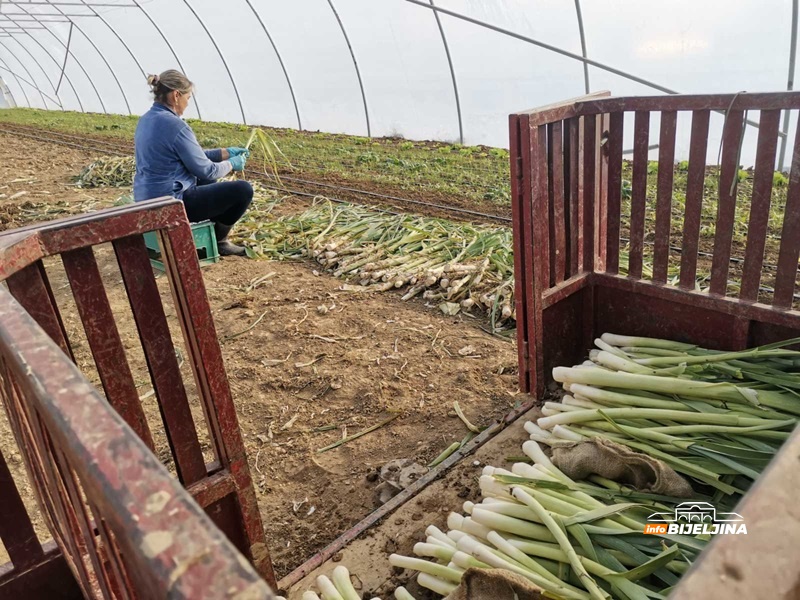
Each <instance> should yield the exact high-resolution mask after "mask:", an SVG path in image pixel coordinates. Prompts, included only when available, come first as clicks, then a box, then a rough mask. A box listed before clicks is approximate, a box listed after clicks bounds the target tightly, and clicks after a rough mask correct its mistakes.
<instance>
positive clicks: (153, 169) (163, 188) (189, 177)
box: [133, 102, 232, 202]
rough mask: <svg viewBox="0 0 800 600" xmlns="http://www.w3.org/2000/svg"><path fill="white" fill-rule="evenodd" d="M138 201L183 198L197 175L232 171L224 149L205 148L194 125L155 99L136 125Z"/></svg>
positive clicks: (217, 175) (207, 178)
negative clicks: (165, 197) (223, 158)
mask: <svg viewBox="0 0 800 600" xmlns="http://www.w3.org/2000/svg"><path fill="white" fill-rule="evenodd" d="M133 140H134V144H135V148H136V175H135V176H134V178H133V199H134V200H135V201H136V202H141V201H142V200H150V199H152V198H159V197H161V196H174V197H175V198H183V193H184V192H185V191H186V190H188V189H190V188H193V187H194V186H196V185H197V181H198V179H199V180H201V181H203V180H204V181H210V180H214V179H219V178H220V177H224V176H225V175H227V174H228V173H230V172H231V170H232V166H231V163H230V161H227V160H225V161H223V160H222V150H219V149H218V150H203V149H202V148H201V147H200V144H199V143H198V141H197V138H196V137H195V135H194V132H193V131H192V128H191V127H189V125H188V124H187V123H186V122H185V121H184V120H183V119H181V118H180V117H179V116H178V115H177V114H175V113H174V112H173V111H172V110H171V109H170V108H169V107H167V106H164V105H163V104H160V103H158V102H156V103H155V104H153V106H152V108H151V109H150V110H149V111H147V112H146V113H145V114H144V115H142V118H141V119H139V124H138V125H137V126H136V134H135V135H134V138H133Z"/></svg>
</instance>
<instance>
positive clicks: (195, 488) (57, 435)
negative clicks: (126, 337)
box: [0, 199, 275, 598]
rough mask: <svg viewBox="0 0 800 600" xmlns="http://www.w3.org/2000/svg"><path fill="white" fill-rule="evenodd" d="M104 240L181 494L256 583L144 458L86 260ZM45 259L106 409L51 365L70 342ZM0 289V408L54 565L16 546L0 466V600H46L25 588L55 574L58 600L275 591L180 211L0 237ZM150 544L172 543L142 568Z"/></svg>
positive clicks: (71, 374)
mask: <svg viewBox="0 0 800 600" xmlns="http://www.w3.org/2000/svg"><path fill="white" fill-rule="evenodd" d="M146 231H157V232H158V233H159V235H160V236H161V239H162V242H163V245H164V247H165V253H164V254H165V263H166V265H167V267H168V276H169V279H170V286H171V288H172V291H173V295H174V298H175V301H176V308H177V313H178V316H179V320H180V323H181V327H182V330H183V335H184V338H185V341H186V346H187V348H188V349H189V354H190V356H189V357H188V359H189V361H190V364H191V366H192V369H193V372H194V375H195V381H196V383H197V389H198V391H199V395H200V400H201V404H202V406H203V409H204V411H205V414H206V419H207V421H208V429H209V432H210V434H211V441H212V445H213V447H214V449H215V454H216V457H217V460H216V461H214V462H213V464H212V465H209V466H207V465H206V464H205V462H204V460H203V456H202V452H201V450H200V446H199V441H198V431H197V428H196V426H195V424H194V422H193V420H192V418H191V411H190V410H189V403H188V398H187V396H186V390H185V388H184V386H183V383H182V381H181V376H180V370H179V368H178V365H177V360H176V358H175V354H174V350H173V342H172V339H171V336H170V333H169V328H168V326H167V321H166V317H165V312H164V309H163V306H162V303H161V297H160V294H159V292H158V288H157V286H156V282H155V279H154V276H153V272H152V269H151V268H150V265H149V261H148V257H147V251H146V248H145V246H144V242H143V240H142V233H144V232H146ZM107 242H112V243H113V245H114V249H115V252H116V258H117V262H118V265H119V267H120V272H121V273H122V276H123V281H124V284H125V289H126V292H127V294H128V297H129V300H130V302H131V308H132V311H133V314H134V318H135V320H136V324H137V329H138V331H139V335H140V339H141V342H142V347H143V349H144V351H145V356H146V358H147V366H148V369H149V371H150V375H151V379H152V381H153V385H154V389H155V390H156V396H157V398H158V400H159V403H160V407H161V410H162V416H163V421H164V428H165V432H166V435H167V437H168V439H169V441H170V448H171V450H172V454H173V458H174V459H175V464H176V467H177V471H178V473H179V477H180V479H181V482H182V483H183V484H184V485H186V486H187V487H188V489H189V492H190V493H194V494H196V495H197V500H198V501H199V503H200V504H201V505H202V506H203V507H204V508H206V509H207V510H208V511H209V514H210V515H211V516H212V517H213V520H214V521H216V522H217V523H219V524H220V525H221V526H222V527H223V528H224V530H225V532H226V534H227V536H228V539H229V540H230V541H232V542H233V543H234V544H235V545H236V546H238V547H239V548H240V549H241V551H242V552H243V553H244V554H245V555H246V556H247V557H248V558H249V559H250V560H251V561H253V562H254V564H255V565H256V567H257V571H254V570H252V569H250V568H249V567H248V566H247V565H246V563H244V562H242V561H241V560H239V558H238V556H239V555H238V554H237V552H236V550H235V549H234V548H233V546H231V545H230V543H229V542H228V541H226V540H225V539H224V537H222V534H221V533H220V531H219V530H218V529H216V528H214V527H213V525H212V524H211V521H210V520H209V519H208V518H207V517H206V516H205V515H203V514H202V511H201V509H200V508H199V507H198V505H197V504H196V503H195V502H194V501H192V500H191V496H190V495H189V494H188V493H186V492H185V491H184V490H183V489H182V488H181V487H180V485H179V484H178V483H177V482H176V481H175V480H174V479H172V478H171V477H170V476H169V475H168V473H167V472H166V470H165V469H164V468H163V467H162V466H161V465H160V464H159V463H158V461H157V459H156V458H155V457H154V456H153V455H152V453H151V451H150V449H148V446H149V447H150V448H152V440H151V438H150V435H149V429H148V427H147V423H146V421H145V419H144V414H143V411H142V407H141V404H140V401H139V399H138V395H137V392H136V388H135V386H134V384H133V380H132V377H131V374H130V370H129V368H128V366H127V358H126V355H125V350H124V348H123V346H122V343H121V341H120V338H119V334H118V332H117V329H116V325H115V323H114V316H113V313H112V312H111V308H110V305H109V303H108V299H107V297H106V294H105V290H104V287H103V283H102V279H101V277H100V273H99V270H98V267H97V263H96V262H95V259H94V255H93V252H92V246H95V245H98V244H102V243H107ZM51 255H61V257H62V260H63V263H64V267H65V270H66V272H67V275H68V277H69V280H70V283H71V287H72V289H73V295H74V297H75V302H76V306H77V308H78V313H79V315H80V317H81V320H82V322H83V326H84V329H85V331H86V333H87V339H88V341H89V344H90V347H91V350H92V353H93V355H94V359H95V363H96V366H97V369H98V372H99V374H100V376H101V380H102V382H103V385H104V388H105V392H106V396H107V398H108V403H107V402H106V401H105V400H104V399H103V398H102V397H101V396H99V394H98V393H97V392H96V390H93V389H92V388H91V385H90V384H89V383H88V381H87V380H85V379H84V378H83V377H82V376H81V374H80V373H79V372H78V370H77V367H76V366H75V365H74V364H73V363H72V361H71V360H70V358H71V357H70V356H68V355H65V354H64V352H67V353H69V352H70V346H69V340H68V338H67V335H66V332H65V330H64V327H63V324H62V323H61V317H60V314H59V311H58V307H57V306H56V304H55V301H54V299H53V295H52V292H51V290H50V288H49V284H48V281H47V276H46V273H45V271H44V268H43V267H42V262H41V261H42V259H43V258H46V257H47V256H51ZM0 280H7V281H8V283H9V291H10V292H11V294H9V292H6V291H3V290H2V289H0V384H2V388H1V389H0V396H2V399H3V401H4V404H5V407H6V411H7V413H8V415H9V421H10V423H11V425H12V430H13V431H14V434H15V437H16V439H17V444H18V447H19V450H20V454H21V455H22V456H23V458H24V459H25V463H26V467H27V468H28V473H29V481H30V483H31V485H32V487H33V488H34V490H35V491H36V493H37V496H38V500H39V504H40V507H41V508H42V514H43V516H44V517H45V520H46V521H47V523H48V527H49V528H50V530H51V532H52V533H53V535H54V537H55V539H56V542H57V544H58V546H59V548H60V551H61V553H60V554H58V553H55V554H52V552H53V551H52V550H51V554H52V556H47V557H46V558H47V560H44V558H45V556H44V554H43V552H44V551H43V549H42V547H41V546H40V545H39V543H38V541H37V540H35V537H34V538H33V539H31V535H30V533H31V531H32V529H31V527H30V521H29V519H28V517H27V515H26V514H25V513H24V507H22V512H21V513H20V510H21V508H20V504H19V502H17V503H15V502H14V501H13V500H14V498H18V494H17V492H16V488H15V486H14V482H13V481H12V480H11V479H10V477H4V476H3V473H4V472H5V471H4V470H3V468H0V497H2V498H4V499H6V498H7V499H9V502H8V503H5V502H4V503H3V507H2V511H0V512H2V514H3V516H4V517H5V516H8V515H11V513H13V514H14V515H17V516H16V517H15V518H13V519H12V518H10V517H9V518H8V519H5V520H4V522H3V524H2V526H0V537H2V540H3V544H4V545H5V546H6V548H9V549H10V550H9V554H10V555H11V556H12V559H13V564H10V565H8V566H5V567H0V598H4V597H6V595H5V594H6V591H7V590H8V592H9V593H10V592H11V590H13V591H14V593H15V594H19V592H20V591H23V592H24V593H23V594H22V595H23V596H24V597H26V598H28V597H30V598H39V597H56V596H54V595H52V594H51V595H49V596H47V595H44V592H42V590H46V589H49V588H48V587H47V586H42V585H41V582H39V581H37V579H36V576H35V575H36V570H37V569H42V571H41V573H45V572H47V573H64V568H63V567H64V565H68V566H69V569H70V570H71V572H72V577H69V578H68V579H69V580H68V581H65V582H64V583H63V585H62V586H61V589H63V590H64V591H65V595H64V597H74V596H75V594H74V592H75V590H76V583H77V586H78V587H79V588H80V589H81V590H82V592H83V594H84V595H86V596H88V597H112V596H114V597H139V598H150V597H153V598H155V597H167V595H168V592H169V594H177V595H178V596H182V597H217V596H219V597H228V596H229V595H234V594H235V593H239V592H243V591H245V590H248V591H249V592H251V593H253V594H254V596H253V597H264V598H268V597H271V595H270V592H269V589H268V587H267V585H266V584H265V583H264V581H262V580H261V579H260V577H259V575H258V574H257V573H259V574H260V575H261V576H263V577H264V578H265V579H266V580H267V582H268V583H271V584H273V585H274V583H275V578H274V573H273V571H272V566H271V561H270V558H269V552H268V551H267V547H266V542H265V539H264V532H263V528H262V525H261V520H260V515H259V513H258V507H257V505H256V501H255V492H254V489H253V485H252V481H251V479H250V474H249V470H248V466H247V460H246V456H245V452H244V444H243V442H242V439H241V434H240V432H239V428H238V421H237V418H236V413H235V410H234V406H233V401H232V397H231V393H230V388H229V385H228V381H227V377H226V375H225V370H224V365H223V363H222V354H221V352H220V348H219V343H218V341H217V337H216V333H215V330H214V325H213V321H212V318H211V311H210V308H209V306H208V301H207V299H206V295H205V288H204V286H203V280H202V276H201V273H200V269H199V264H198V262H197V257H196V253H195V248H194V243H193V240H192V237H191V231H190V228H189V224H188V222H187V220H186V216H185V212H184V209H183V205H182V203H181V202H180V201H176V200H174V199H165V200H155V201H151V202H146V203H140V204H137V205H134V206H128V207H117V208H113V209H108V210H105V211H99V212H97V213H93V214H90V215H81V216H78V217H72V218H69V219H64V220H61V221H54V222H51V223H47V224H44V225H41V226H31V227H26V228H24V229H21V230H17V231H13V232H6V233H3V234H0ZM12 295H13V296H15V297H16V298H17V300H18V301H19V302H20V303H21V304H22V306H20V304H17V301H16V300H15V299H14V298H12ZM23 331H27V334H25V335H24V334H23ZM112 406H113V407H115V408H116V409H117V411H119V412H116V411H115V410H113V409H112ZM125 421H127V422H128V423H127V424H126V423H125ZM131 426H132V427H133V430H132V429H131ZM134 430H135V432H136V434H134ZM142 440H144V441H142ZM4 466H5V465H4V463H3V464H2V465H0V467H4ZM154 494H155V496H154ZM162 497H163V498H164V503H163V506H161V503H160V501H159V502H158V503H157V504H159V506H158V510H157V511H156V510H155V509H152V507H153V502H155V498H162ZM148 499H149V502H150V504H149V505H148ZM87 503H88V504H87ZM148 506H149V507H150V508H148ZM18 513H20V514H18ZM23 517H24V518H23ZM159 532H160V533H159ZM162 534H163V536H168V537H170V539H171V540H173V543H171V544H169V545H168V546H165V547H164V549H163V551H162V550H159V552H157V553H155V554H154V553H153V551H152V550H153V549H152V544H156V546H158V548H160V546H159V543H160V542H159V543H156V541H154V540H155V538H153V537H152V535H156V536H157V537H158V536H162ZM147 536H151V537H147ZM163 536H162V537H161V538H159V539H161V540H162V541H163V540H164V539H166V538H165V537H163ZM148 544H149V545H148ZM181 565H183V566H181ZM176 566H177V567H178V570H177V571H176V570H175V568H176ZM169 586H172V587H171V588H170V590H167V587H169ZM248 597H249V596H248Z"/></svg>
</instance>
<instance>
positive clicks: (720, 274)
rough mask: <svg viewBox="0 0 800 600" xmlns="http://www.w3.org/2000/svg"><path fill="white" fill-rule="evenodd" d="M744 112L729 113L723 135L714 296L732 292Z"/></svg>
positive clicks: (732, 111)
mask: <svg viewBox="0 0 800 600" xmlns="http://www.w3.org/2000/svg"><path fill="white" fill-rule="evenodd" d="M742 119H743V112H742V111H741V110H738V109H734V110H731V111H729V112H728V117H727V119H726V120H725V126H724V128H723V132H722V164H721V165H720V177H719V206H718V207H717V220H716V235H715V236H714V258H713V261H712V266H711V286H710V290H711V293H712V294H719V295H725V293H726V291H727V288H728V268H729V266H730V265H729V263H730V258H731V240H732V239H733V223H734V218H735V213H736V186H737V183H738V175H739V141H740V140H741V137H742Z"/></svg>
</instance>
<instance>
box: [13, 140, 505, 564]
mask: <svg viewBox="0 0 800 600" xmlns="http://www.w3.org/2000/svg"><path fill="white" fill-rule="evenodd" d="M90 158H91V155H90V154H87V153H85V152H83V151H79V150H73V149H68V148H64V147H62V146H56V145H50V144H36V145H35V147H34V146H33V144H32V142H31V140H28V139H24V138H16V137H13V136H5V135H0V194H5V197H0V230H2V229H8V228H11V227H16V226H19V225H22V224H27V223H29V222H33V221H37V220H43V219H49V218H57V217H59V216H65V215H67V214H70V213H73V212H76V211H78V212H80V211H83V210H84V209H86V208H87V207H89V208H102V207H104V206H109V205H111V204H112V203H113V202H114V201H115V200H116V199H117V198H118V197H119V196H120V195H121V194H123V193H125V192H126V190H124V189H101V190H80V189H77V188H75V187H73V186H71V185H69V178H70V177H71V176H72V175H74V174H76V173H77V172H78V171H79V170H80V169H81V168H82V167H83V166H84V165H85V164H86V162H87V161H88V160H89V159H90ZM21 191H24V192H26V194H25V195H23V196H20V197H18V198H16V199H13V200H10V198H11V197H12V196H14V195H15V194H17V193H18V192H21ZM304 205H305V201H304V200H302V199H298V200H297V208H298V209H302V206H304ZM287 206H288V205H287ZM96 254H97V258H98V263H99V264H100V267H101V271H102V273H103V276H104V281H105V283H106V289H107V293H108V296H109V300H110V302H111V305H112V309H113V310H114V312H115V315H118V316H117V319H118V327H119V329H120V334H121V337H122V340H123V344H124V346H125V348H126V351H127V352H128V360H129V362H130V365H131V370H132V372H133V375H134V379H135V381H136V383H137V385H139V386H140V393H141V394H142V396H143V400H142V402H143V405H144V407H145V411H146V414H147V416H148V420H149V421H150V423H151V428H152V429H154V433H157V432H156V429H157V428H158V427H159V426H160V425H159V424H160V417H159V414H158V408H157V404H156V402H155V399H154V397H153V396H152V395H150V396H148V393H149V390H150V383H149V380H148V378H147V374H146V367H145V363H144V359H143V356H142V354H141V347H140V345H139V343H138V336H137V334H136V331H135V328H134V324H133V321H132V318H131V316H130V308H129V306H128V305H127V299H126V296H125V293H124V289H123V287H122V285H121V282H120V277H119V274H118V271H117V269H116V264H115V261H114V259H113V253H112V252H111V251H110V249H108V248H102V247H101V248H99V249H97V251H96ZM46 266H47V268H48V272H49V274H50V278H51V282H52V284H53V288H54V290H55V294H56V298H57V301H58V302H59V305H60V307H61V309H62V312H63V313H64V316H65V324H66V328H67V331H68V334H69V336H70V339H71V341H72V343H73V348H74V350H75V352H76V359H77V362H78V363H79V365H80V366H81V367H82V368H83V369H84V370H85V372H86V373H87V376H88V377H89V378H90V379H92V380H94V381H97V376H96V373H95V372H94V365H93V361H92V359H91V354H90V352H89V350H88V345H87V344H86V342H85V336H84V334H83V331H82V327H81V324H80V320H79V319H78V317H77V315H76V314H75V311H74V304H72V303H71V302H72V301H71V293H70V289H69V284H68V282H67V280H66V277H65V275H64V274H63V270H61V269H60V265H59V261H58V260H57V259H53V260H49V261H48V262H47V265H46ZM314 269H315V266H314V265H313V264H311V263H305V262H270V261H251V260H247V259H239V258H231V259H223V260H222V261H221V262H220V263H218V264H215V265H211V266H209V267H207V268H205V269H204V270H203V273H204V275H205V283H206V289H207V294H208V298H209V303H210V305H211V309H212V312H213V315H214V319H215V323H216V329H217V334H218V337H219V338H220V343H221V346H222V351H223V357H224V360H225V365H226V369H227V372H228V377H229V381H230V385H231V388H232V391H233V397H234V402H235V404H236V408H237V412H238V415H239V420H240V425H241V429H242V432H243V435H244V439H245V443H246V446H247V451H248V457H249V462H250V467H251V471H252V474H253V479H254V482H255V484H256V491H257V494H258V499H259V506H260V508H261V514H262V518H263V521H264V525H265V528H266V531H267V534H268V539H269V543H270V549H271V551H272V555H273V560H274V563H275V567H276V571H277V573H278V576H279V577H280V576H282V575H285V574H287V573H288V572H289V571H290V570H291V569H293V568H294V567H296V566H298V565H299V564H300V563H302V562H303V561H304V560H305V559H307V558H308V557H310V556H311V555H313V554H314V553H315V552H316V551H318V550H319V549H321V548H322V547H324V546H325V545H326V544H327V543H329V542H330V541H332V540H333V539H334V538H336V537H337V536H338V535H340V534H341V533H343V532H344V531H345V530H346V529H347V528H348V527H349V526H351V525H353V524H355V523H356V522H358V521H359V520H360V519H362V518H363V517H364V516H366V515H367V514H368V513H370V512H371V511H373V510H374V509H375V508H377V507H378V506H379V502H378V501H377V499H376V494H375V486H376V482H375V481H374V474H375V471H376V469H378V468H380V466H382V465H384V464H385V463H387V462H389V461H391V460H393V459H398V458H410V459H412V460H414V461H416V462H418V463H420V464H423V465H424V464H427V463H428V462H429V461H430V460H431V459H432V458H434V457H435V456H436V455H438V454H439V453H440V452H441V451H442V450H443V449H444V448H445V447H447V446H448V445H450V444H451V443H452V442H454V441H458V440H461V439H462V438H463V437H464V435H465V433H467V431H466V429H465V426H464V425H463V423H462V422H461V421H460V420H459V419H458V418H456V417H455V415H454V413H453V403H454V402H455V401H458V402H459V403H460V405H461V407H462V408H463V410H464V412H465V413H466V416H467V417H468V418H469V419H470V420H471V421H472V422H473V423H475V424H476V425H479V426H480V425H486V424H488V423H490V422H492V421H493V420H495V419H496V418H498V417H500V416H502V415H504V414H506V413H507V412H508V411H509V410H510V409H511V408H512V407H513V406H514V404H515V402H517V401H518V398H517V397H516V396H517V370H516V349H515V346H514V344H513V343H511V342H507V341H504V340H501V339H498V338H496V337H492V336H491V335H489V334H487V333H485V332H484V331H483V330H482V329H481V328H480V326H481V325H485V323H484V321H483V320H482V319H481V318H471V317H469V316H462V315H459V316H457V317H446V316H444V315H442V314H441V313H438V312H437V311H436V310H435V309H432V308H430V307H427V306H425V305H424V303H423V302H422V301H411V302H402V301H401V300H400V298H399V295H395V294H393V293H387V294H353V293H348V292H343V291H341V290H340V289H339V286H340V282H339V281H338V280H336V279H334V278H332V277H331V276H329V275H327V274H324V273H323V274H319V273H317V272H316V271H315V270H314ZM270 274H272V275H271V276H270V277H268V278H267V279H266V280H265V281H264V282H263V283H262V284H261V285H259V286H258V287H256V288H255V289H249V288H251V287H252V286H251V284H252V282H254V281H256V280H258V279H260V278H262V277H264V276H265V275H270ZM158 281H159V287H160V289H161V291H162V294H163V298H164V300H165V305H167V314H168V320H169V321H170V325H171V328H172V330H173V339H174V340H178V339H179V329H178V328H177V322H176V320H175V318H174V311H171V309H170V306H171V299H170V298H169V290H168V286H167V282H166V278H164V277H160V278H159V279H158ZM248 290H249V291H248ZM321 306H325V307H326V308H327V310H323V309H319V307H321ZM262 315H264V318H263V319H261V321H260V322H259V323H258V324H257V325H255V326H253V327H252V328H251V329H249V330H248V331H246V332H244V333H242V332H243V331H244V330H246V329H248V328H249V327H251V326H252V325H253V324H254V323H255V322H256V321H257V320H258V319H259V318H260V317H261V316H262ZM176 346H179V344H178V343H177V342H176ZM182 371H183V375H184V378H185V381H186V382H187V388H188V389H189V391H190V393H191V391H192V383H191V373H190V370H189V368H188V365H184V366H183V368H182ZM193 408H194V410H193V412H194V417H195V420H196V422H198V423H201V422H202V419H203V417H202V411H201V410H200V409H199V407H197V406H194V407H193ZM395 414H397V415H399V416H397V418H395V419H394V420H393V421H391V422H390V423H389V424H387V425H385V426H384V427H381V428H380V429H378V430H376V431H374V432H373V433H370V434H368V435H365V436H364V437H362V438H359V439H357V440H355V441H352V442H350V443H348V444H345V445H343V446H341V447H339V448H336V449H333V450H330V451H328V452H324V453H318V452H317V451H318V450H319V449H320V448H322V447H324V446H326V445H328V444H330V443H332V442H335V441H337V440H339V439H341V438H342V437H343V436H344V435H352V434H353V433H356V432H358V431H361V430H362V429H365V428H367V427H369V426H372V425H375V424H377V423H380V422H382V421H384V420H386V419H387V418H388V417H391V416H393V415H395ZM156 438H157V451H158V453H159V455H160V456H161V457H162V459H165V458H167V454H168V449H167V446H166V441H165V440H164V439H163V434H162V435H156ZM201 442H202V443H203V444H204V450H207V451H208V453H209V455H210V449H209V448H208V447H207V446H208V444H207V440H206V439H203V438H202V437H201ZM0 451H2V453H3V455H4V456H5V457H6V458H7V460H8V462H9V466H10V468H11V469H12V472H13V476H14V477H15V479H16V480H17V481H18V482H19V487H20V488H21V493H22V495H23V496H24V498H25V500H26V502H27V503H28V504H29V506H31V511H32V512H36V510H35V507H34V506H33V503H34V501H33V494H32V490H31V488H30V486H29V485H28V484H27V482H26V481H25V474H24V464H23V461H22V459H21V456H20V454H19V452H18V450H17V448H16V445H15V442H14V439H13V436H12V435H11V432H10V430H9V427H8V424H7V423H6V421H5V415H4V414H3V413H2V412H0ZM34 522H35V525H36V527H37V532H38V533H39V535H40V537H41V538H42V539H48V538H49V537H50V536H49V534H48V532H47V531H46V529H45V528H44V525H43V523H42V522H41V520H40V519H39V517H38V514H37V515H34ZM3 554H4V553H3V550H2V546H1V545H0V563H2V562H3V558H4V556H3Z"/></svg>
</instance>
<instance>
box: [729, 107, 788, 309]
mask: <svg viewBox="0 0 800 600" xmlns="http://www.w3.org/2000/svg"><path fill="white" fill-rule="evenodd" d="M780 118H781V111H779V110H762V111H761V120H760V122H759V126H758V147H757V149H756V164H755V173H754V175H753V197H752V200H751V202H750V222H749V223H748V225H747V247H746V249H745V254H744V268H743V271H742V288H741V292H740V293H739V297H740V298H741V299H742V300H746V301H749V302H752V301H754V300H756V299H757V298H758V288H759V285H760V284H761V266H762V264H763V263H764V247H765V246H766V241H767V225H768V223H769V207H770V202H771V200H772V181H773V178H774V175H775V152H776V150H777V147H778V127H779V126H780Z"/></svg>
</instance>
